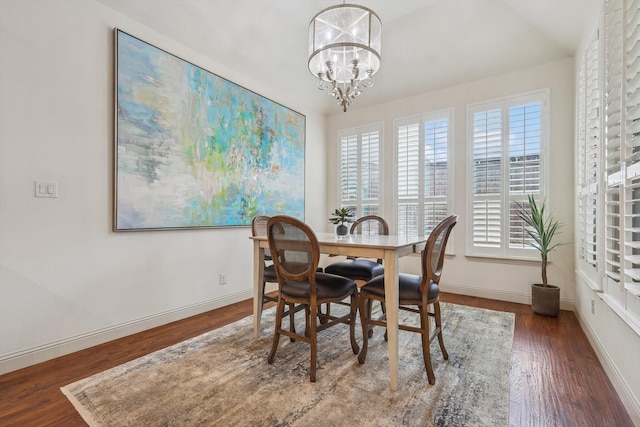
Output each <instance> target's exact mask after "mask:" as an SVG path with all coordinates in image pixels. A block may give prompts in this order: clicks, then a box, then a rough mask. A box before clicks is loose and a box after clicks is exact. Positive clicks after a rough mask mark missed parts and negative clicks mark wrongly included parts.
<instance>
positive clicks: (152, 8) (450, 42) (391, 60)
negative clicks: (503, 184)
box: [98, 0, 602, 114]
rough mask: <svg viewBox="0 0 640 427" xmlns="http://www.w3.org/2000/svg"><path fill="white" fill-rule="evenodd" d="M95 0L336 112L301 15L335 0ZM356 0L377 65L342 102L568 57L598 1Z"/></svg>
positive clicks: (305, 102)
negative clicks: (372, 22) (370, 16)
mask: <svg viewBox="0 0 640 427" xmlns="http://www.w3.org/2000/svg"><path fill="white" fill-rule="evenodd" d="M98 1H100V2H101V3H103V4H105V5H106V6H108V7H111V8H113V9H115V10H116V11H118V12H120V13H122V14H124V15H127V16H129V17H131V18H133V19H134V20H136V21H138V22H140V23H142V24H144V25H145V26H147V27H150V28H151V29H153V30H155V31H157V32H158V33H161V34H163V35H165V36H166V37H169V38H171V39H173V40H175V41H177V42H179V43H181V44H183V45H185V46H188V47H189V48H190V49H192V50H194V51H197V52H199V53H201V54H203V55H207V56H210V57H211V58H213V59H215V60H216V61H217V62H220V63H223V64H225V66H228V67H230V68H232V69H236V70H238V72H239V73H241V74H243V75H245V76H247V77H248V78H249V79H251V80H255V81H260V82H264V83H265V85H266V86H268V87H270V88H273V93H289V92H294V93H295V96H296V97H297V99H298V100H299V102H300V105H302V106H304V107H305V108H309V109H313V110H317V111H319V112H321V113H324V114H337V113H340V114H342V109H341V108H340V106H338V105H337V104H336V102H335V100H334V99H333V98H331V97H330V96H328V95H327V94H326V92H321V91H319V90H318V89H317V88H316V81H315V78H314V77H313V76H312V75H311V73H309V71H308V68H307V59H308V52H307V40H308V26H309V22H310V21H311V18H313V16H314V15H315V14H316V13H318V12H319V11H320V10H322V9H324V8H325V7H328V6H332V5H334V4H339V3H340V2H339V1H337V0H98ZM357 3H358V4H360V5H362V6H365V7H368V8H370V9H372V10H374V11H375V12H376V13H377V14H378V16H379V17H380V19H381V20H382V52H381V54H382V67H381V69H380V71H379V72H378V73H377V74H376V77H375V85H374V87H372V88H370V89H365V91H364V92H363V94H362V95H361V96H360V97H358V98H357V99H356V100H355V101H354V102H353V104H352V105H351V106H350V107H349V110H353V109H357V108H362V107H365V106H371V105H375V104H377V103H380V102H386V101H390V100H393V99H398V98H403V97H406V96H409V95H412V94H416V93H422V92H427V91H431V90H435V89H438V88H444V87H448V86H452V85H456V84H460V83H464V82H466V81H474V80H478V79H481V78H483V77H488V76H492V75H496V74H501V73H505V72H509V71H514V70H518V69H522V68H527V67H530V66H533V65H536V64H542V63H545V62H549V61H552V60H556V59H560V58H565V57H568V56H572V55H573V54H574V52H575V51H576V49H577V47H578V44H579V42H580V40H581V37H582V35H583V33H584V31H585V30H587V29H589V28H590V27H591V25H592V24H593V23H594V22H595V17H596V15H597V12H598V9H599V7H600V5H601V3H602V0H358V1H357ZM123 30H125V31H126V29H125V28H123ZM133 35H135V34H133ZM174 53H175V52H174ZM210 71H212V72H216V70H210ZM222 77H230V79H231V80H233V76H224V75H223V76H222ZM274 100H275V101H279V99H277V97H276V99H274ZM347 114H348V113H347Z"/></svg>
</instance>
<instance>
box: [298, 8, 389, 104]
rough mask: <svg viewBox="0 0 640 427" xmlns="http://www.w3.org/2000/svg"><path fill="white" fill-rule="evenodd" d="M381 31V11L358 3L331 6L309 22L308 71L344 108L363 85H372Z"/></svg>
mask: <svg viewBox="0 0 640 427" xmlns="http://www.w3.org/2000/svg"><path fill="white" fill-rule="evenodd" d="M381 34H382V23H381V22H380V18H379V17H378V15H376V14H375V12H373V11H372V10H371V9H368V8H366V7H362V6H358V5H355V4H342V5H337V6H332V7H328V8H326V9H324V10H322V11H321V12H319V13H318V14H317V15H316V16H314V17H313V19H312V20H311V23H310V24H309V71H311V74H313V75H314V76H315V77H317V79H318V89H320V90H325V89H326V90H327V91H328V92H329V94H330V95H332V96H334V97H335V98H336V100H337V101H338V104H340V105H342V109H343V111H344V112H346V111H347V106H348V105H350V104H351V102H352V101H353V99H354V98H356V97H357V96H358V95H360V94H361V93H362V89H363V88H365V87H371V86H373V76H374V74H375V73H376V72H378V70H379V69H380V40H381Z"/></svg>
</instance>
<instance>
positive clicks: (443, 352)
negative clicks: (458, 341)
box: [433, 301, 449, 360]
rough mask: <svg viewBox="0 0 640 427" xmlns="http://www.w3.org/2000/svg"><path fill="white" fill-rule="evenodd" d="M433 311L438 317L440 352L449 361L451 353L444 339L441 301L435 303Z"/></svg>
mask: <svg viewBox="0 0 640 427" xmlns="http://www.w3.org/2000/svg"><path fill="white" fill-rule="evenodd" d="M433 311H434V314H435V317H436V328H438V343H440V350H442V357H444V360H449V353H447V349H445V348H444V339H443V338H442V316H441V314H440V301H436V302H434V303H433Z"/></svg>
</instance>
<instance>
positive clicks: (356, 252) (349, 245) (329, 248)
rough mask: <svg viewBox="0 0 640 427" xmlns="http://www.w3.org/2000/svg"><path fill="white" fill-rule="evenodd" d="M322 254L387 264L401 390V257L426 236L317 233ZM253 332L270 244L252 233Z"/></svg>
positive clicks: (392, 366) (392, 375)
mask: <svg viewBox="0 0 640 427" xmlns="http://www.w3.org/2000/svg"><path fill="white" fill-rule="evenodd" d="M316 237H317V238H318V243H319V246H320V253H323V254H334V255H344V256H355V257H363V258H376V259H382V260H383V264H384V291H385V298H386V314H387V333H388V351H389V383H390V387H391V390H392V391H396V390H397V389H398V312H399V309H398V260H399V259H400V258H401V257H403V256H406V255H409V254H412V253H416V252H420V251H421V250H422V249H424V247H425V244H426V241H427V236H418V237H405V236H394V235H388V236H384V235H383V236H379V235H376V236H368V235H363V234H352V235H350V236H348V237H338V236H336V234H335V233H316ZM251 239H253V334H254V337H255V338H258V337H259V335H260V319H261V317H262V297H263V292H264V290H263V287H262V278H263V274H264V262H263V259H264V250H265V248H268V247H269V242H268V240H267V237H266V236H253V237H251Z"/></svg>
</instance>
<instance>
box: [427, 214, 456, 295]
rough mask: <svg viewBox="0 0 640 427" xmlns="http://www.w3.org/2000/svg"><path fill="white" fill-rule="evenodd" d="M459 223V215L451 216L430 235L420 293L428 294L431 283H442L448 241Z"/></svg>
mask: <svg viewBox="0 0 640 427" xmlns="http://www.w3.org/2000/svg"><path fill="white" fill-rule="evenodd" d="M457 223H458V215H451V216H449V217H447V218H445V219H444V220H442V221H441V222H440V223H439V224H438V225H436V226H435V227H434V228H433V230H432V231H431V234H429V239H428V240H427V245H426V247H425V248H424V250H423V251H422V283H421V284H420V291H421V292H422V293H423V294H426V293H427V292H426V290H427V289H428V288H429V284H430V283H431V282H434V283H436V284H438V283H440V276H441V275H442V266H443V265H444V252H445V249H446V247H447V241H448V240H449V235H450V234H451V230H453V227H455V225H456V224H457Z"/></svg>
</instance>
